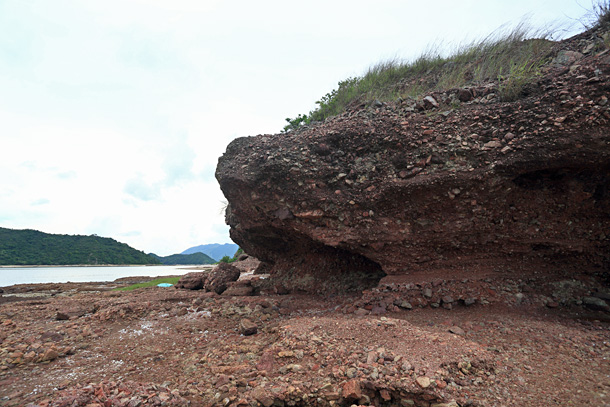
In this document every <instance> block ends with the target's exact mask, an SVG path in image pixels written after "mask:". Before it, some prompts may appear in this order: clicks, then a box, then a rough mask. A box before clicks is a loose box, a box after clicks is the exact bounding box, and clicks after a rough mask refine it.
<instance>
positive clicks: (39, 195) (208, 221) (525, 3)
mask: <svg viewBox="0 0 610 407" xmlns="http://www.w3.org/2000/svg"><path fill="white" fill-rule="evenodd" d="M590 6H591V3H590V0H582V1H580V4H579V3H578V2H577V1H576V0H511V1H505V0H460V1H456V0H437V1H421V0H417V1H410V0H403V1H389V0H377V1H371V0H366V1H360V0H350V1H332V0H324V1H318V0H309V1H300V2H292V1H286V0H283V1H264V0H261V1H251V0H250V1H206V0H88V1H83V0H0V154H1V156H0V226H1V227H8V228H15V229H25V228H30V229H37V230H41V231H44V232H48V233H62V234H86V235H88V234H97V235H100V236H106V237H112V238H114V239H116V240H118V241H121V242H124V243H127V244H129V245H131V246H133V247H135V248H137V249H139V250H143V251H145V252H147V253H148V252H154V253H157V254H159V255H169V254H173V253H179V252H181V251H183V250H185V249H187V248H188V247H191V246H195V245H199V244H205V243H225V242H230V239H229V234H228V227H227V226H225V224H224V217H223V214H222V213H221V211H222V207H223V203H222V201H223V200H224V197H223V196H222V193H221V192H220V189H219V187H218V185H217V183H216V180H215V178H214V170H215V167H216V163H217V160H218V157H219V156H220V155H221V154H222V153H223V152H224V150H225V147H226V145H227V144H228V143H229V142H230V141H231V140H232V139H234V138H236V137H240V136H248V135H256V134H262V133H277V132H279V131H280V130H281V129H282V127H283V126H284V125H285V120H284V119H285V118H286V117H295V116H297V115H298V114H299V113H307V112H308V111H310V110H311V109H313V108H314V107H315V101H316V100H318V99H319V98H320V97H321V96H323V95H324V94H326V93H327V92H329V91H331V90H332V89H333V88H335V87H336V85H337V82H338V81H340V80H343V79H345V78H347V77H350V76H356V75H360V74H362V73H363V72H364V71H365V70H366V68H367V67H368V66H370V65H372V64H374V63H376V62H379V61H381V60H385V59H389V58H395V57H397V58H401V59H406V60H409V59H413V58H415V57H416V56H417V55H418V54H419V53H421V52H422V51H424V50H425V49H426V47H427V45H429V44H431V43H438V42H444V43H447V44H454V45H459V44H460V43H463V42H467V41H471V40H473V39H476V38H480V37H483V36H485V35H487V34H489V33H490V32H492V31H494V30H495V29H497V28H498V27H500V26H501V25H503V24H506V23H508V24H516V23H518V22H519V21H521V20H522V19H523V18H524V16H526V15H529V16H530V17H529V18H530V22H531V24H532V25H533V26H536V27H538V26H543V25H545V24H549V23H556V22H560V23H567V24H570V23H572V26H573V27H572V32H574V31H573V30H577V31H578V30H580V29H581V27H582V26H581V25H580V24H579V23H578V21H577V20H578V19H579V18H581V17H582V16H583V15H584V14H585V13H586V10H585V9H586V8H587V7H589V8H590Z"/></svg>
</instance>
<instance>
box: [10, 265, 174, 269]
mask: <svg viewBox="0 0 610 407" xmlns="http://www.w3.org/2000/svg"><path fill="white" fill-rule="evenodd" d="M154 266H175V265H170V264H60V265H55V264H26V265H24V264H17V265H0V269H2V268H55V267H154Z"/></svg>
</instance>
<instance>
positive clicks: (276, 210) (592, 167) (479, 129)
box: [216, 59, 610, 292]
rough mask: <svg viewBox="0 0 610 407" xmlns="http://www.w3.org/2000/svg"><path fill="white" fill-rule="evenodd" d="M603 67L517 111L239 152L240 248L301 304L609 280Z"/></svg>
mask: <svg viewBox="0 0 610 407" xmlns="http://www.w3.org/2000/svg"><path fill="white" fill-rule="evenodd" d="M587 61H588V60H586V59H583V60H581V61H580V63H581V65H579V67H578V70H579V71H578V72H576V74H573V73H571V72H569V71H567V70H562V71H557V70H552V69H551V70H548V71H545V72H547V73H546V76H542V77H540V78H539V82H538V83H535V84H533V85H532V86H531V89H532V90H531V92H530V94H529V96H528V97H527V98H522V99H519V100H517V101H515V102H510V103H508V102H507V103H486V104H484V105H483V104H477V103H475V102H469V103H468V104H465V105H462V107H460V108H459V109H454V110H451V109H450V108H448V109H449V110H447V111H446V112H443V114H439V115H431V114H429V112H428V114H426V113H425V112H423V113H418V112H414V111H408V110H405V109H403V108H402V107H401V106H400V105H399V104H395V105H394V104H392V103H386V104H384V106H382V107H374V108H373V107H360V108H354V110H350V111H348V112H346V113H344V114H341V115H339V116H336V117H333V118H330V119H327V120H326V121H325V122H324V123H320V124H314V125H310V126H307V127H305V128H303V129H301V130H298V131H292V132H289V133H285V134H276V135H260V136H256V137H244V138H238V139H236V140H234V141H233V142H232V143H231V144H229V146H228V147H227V150H226V152H225V153H224V155H223V156H222V157H221V158H220V159H219V163H218V167H217V170H216V177H217V179H218V181H219V183H220V186H221V189H222V191H223V193H224V195H225V197H226V198H227V200H228V202H229V205H228V207H227V211H226V221H227V223H228V224H229V225H230V227H231V229H230V234H231V238H232V240H233V241H234V242H236V243H237V244H239V246H240V247H242V248H243V249H244V250H245V251H246V252H247V253H248V254H250V255H252V256H254V257H256V258H257V259H259V260H261V262H262V263H261V267H268V268H269V269H270V273H271V277H270V279H273V280H274V281H275V283H274V284H279V285H281V286H283V287H286V288H288V289H290V290H292V291H299V290H303V291H309V292H318V291H320V290H330V291H338V290H341V291H343V290H361V289H363V288H367V287H371V286H374V285H376V284H377V283H378V282H379V280H380V279H381V278H382V277H383V276H385V275H404V276H407V277H409V278H410V277H412V276H413V275H416V274H418V273H422V274H426V273H431V274H434V273H439V272H440V273H442V274H444V275H446V276H451V277H457V278H467V277H468V276H469V273H477V272H478V273H481V272H500V273H504V274H505V275H507V276H518V275H523V274H527V273H531V274H534V273H539V272H545V273H563V274H568V275H570V274H574V273H583V272H584V273H607V272H608V270H609V269H610V236H609V235H608V231H607V225H608V224H610V125H609V123H610V110H609V106H608V104H605V105H604V104H603V103H602V102H601V101H603V100H604V99H603V97H604V95H605V93H606V92H607V89H610V80H609V76H610V66H608V65H600V67H599V68H597V67H596V66H594V65H590V66H588V65H586V64H587V63H590V62H587ZM591 64H592V63H591ZM595 72H597V73H595ZM593 77H594V79H595V80H589V78H593ZM492 88H493V85H492V86H490V89H492ZM463 99H465V100H466V99H468V98H467V97H466V96H463ZM435 100H442V98H438V99H435ZM428 103H432V102H431V101H430V100H428ZM509 133H510V134H511V136H510V137H508V138H505V137H504V135H506V134H509Z"/></svg>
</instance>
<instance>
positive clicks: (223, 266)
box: [203, 263, 240, 294]
mask: <svg viewBox="0 0 610 407" xmlns="http://www.w3.org/2000/svg"><path fill="white" fill-rule="evenodd" d="M239 274H240V273H239V269H238V268H236V267H234V266H232V265H230V264H229V263H220V264H218V265H217V266H216V267H214V269H213V270H212V271H210V273H209V274H208V277H207V279H206V281H205V284H204V285H203V288H204V290H206V291H214V292H215V293H216V294H222V293H223V292H224V291H225V290H226V289H227V287H228V284H229V283H230V282H232V281H236V280H237V279H238V278H239Z"/></svg>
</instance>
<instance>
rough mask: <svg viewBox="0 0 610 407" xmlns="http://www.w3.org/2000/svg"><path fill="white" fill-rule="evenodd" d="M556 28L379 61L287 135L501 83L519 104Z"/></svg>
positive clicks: (291, 124)
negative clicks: (360, 111) (359, 111)
mask: <svg viewBox="0 0 610 407" xmlns="http://www.w3.org/2000/svg"><path fill="white" fill-rule="evenodd" d="M606 1H608V0H606ZM550 35H551V30H547V31H541V30H538V31H534V30H532V29H531V28H529V27H528V26H527V25H526V24H524V23H521V24H519V25H518V26H516V27H515V28H513V29H511V30H506V29H504V30H502V29H501V30H498V31H496V32H494V33H492V34H491V35H489V36H487V37H486V38H484V39H482V40H480V41H476V42H473V43H471V44H468V45H466V46H461V47H459V48H458V49H456V50H455V51H454V52H453V53H451V54H450V55H449V56H443V55H442V54H441V51H440V47H439V46H436V47H430V48H429V49H428V50H427V51H426V52H424V53H423V54H422V55H420V56H419V57H418V58H416V59H415V60H414V61H410V62H404V61H400V60H397V59H394V60H389V61H385V62H380V63H378V64H376V65H373V66H372V67H370V68H369V69H368V71H367V72H366V73H365V74H364V75H362V76H360V77H356V78H349V79H346V80H344V81H341V82H339V84H338V85H339V86H338V88H337V89H334V90H333V91H332V92H330V93H327V94H326V95H325V96H323V97H322V98H321V99H320V100H319V101H317V102H316V104H317V105H318V107H317V108H316V109H314V110H312V111H311V112H309V114H301V115H299V116H297V117H296V118H294V119H286V121H287V122H288V125H287V126H286V127H285V128H284V131H290V130H294V129H297V128H298V127H299V126H301V125H303V124H308V123H311V122H316V121H323V120H325V119H326V118H328V117H332V116H335V115H338V114H341V113H343V112H344V111H346V110H347V109H348V108H349V107H350V106H357V105H361V104H367V103H370V102H372V101H375V100H379V101H381V102H385V101H396V100H400V99H406V98H420V97H422V96H425V94H427V93H429V92H433V91H443V90H449V89H455V88H461V87H465V86H470V85H477V84H483V83H489V82H494V81H497V82H499V88H500V95H499V96H500V97H501V99H503V100H514V99H516V98H518V97H519V94H520V91H521V90H522V89H523V87H524V86H525V85H526V84H527V83H528V82H530V81H531V80H532V79H533V78H535V77H536V76H537V75H538V74H539V72H540V67H541V66H542V65H543V63H544V62H545V59H546V57H547V56H548V53H549V50H550V48H551V46H552V44H553V43H552V42H551V41H549V37H550Z"/></svg>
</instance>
